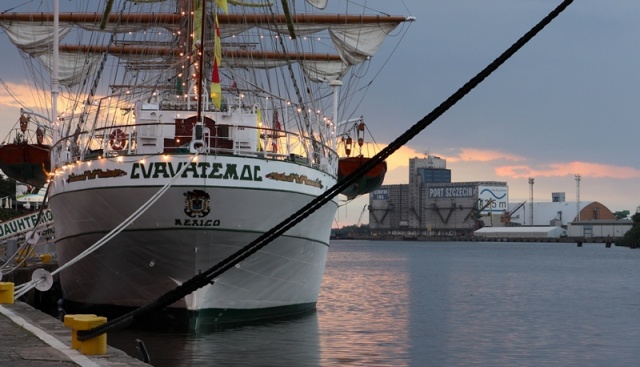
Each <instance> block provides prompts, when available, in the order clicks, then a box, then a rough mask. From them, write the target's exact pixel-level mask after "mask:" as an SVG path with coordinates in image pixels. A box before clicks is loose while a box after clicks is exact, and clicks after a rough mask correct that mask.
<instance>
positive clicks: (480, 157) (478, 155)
mask: <svg viewBox="0 0 640 367" xmlns="http://www.w3.org/2000/svg"><path fill="white" fill-rule="evenodd" d="M444 158H445V159H446V160H447V162H461V161H464V162H492V161H502V160H504V161H513V162H520V161H524V160H526V158H524V157H521V156H519V155H516V154H510V153H505V152H501V151H499V150H484V149H476V148H460V149H459V152H458V153H457V154H456V155H453V156H450V157H444Z"/></svg>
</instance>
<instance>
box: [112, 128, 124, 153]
mask: <svg viewBox="0 0 640 367" xmlns="http://www.w3.org/2000/svg"><path fill="white" fill-rule="evenodd" d="M109 145H111V149H113V150H122V149H124V147H125V146H126V145H127V134H125V133H124V131H122V130H120V129H115V130H113V131H112V132H111V134H109Z"/></svg>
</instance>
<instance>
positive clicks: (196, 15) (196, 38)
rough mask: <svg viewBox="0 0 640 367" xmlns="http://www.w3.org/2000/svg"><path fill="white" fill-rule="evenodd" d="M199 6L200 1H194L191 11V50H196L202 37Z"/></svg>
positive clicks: (200, 7) (200, 8) (200, 9)
mask: <svg viewBox="0 0 640 367" xmlns="http://www.w3.org/2000/svg"><path fill="white" fill-rule="evenodd" d="M200 4H201V3H200V1H196V3H195V5H194V10H193V50H195V49H196V45H197V44H198V43H199V42H200V41H201V40H200V37H201V36H202V6H201V5H200Z"/></svg>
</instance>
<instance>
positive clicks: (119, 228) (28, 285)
mask: <svg viewBox="0 0 640 367" xmlns="http://www.w3.org/2000/svg"><path fill="white" fill-rule="evenodd" d="M197 157H198V153H196V154H194V155H193V156H192V157H190V159H189V162H193V161H194V160H195V159H196V158H197ZM189 162H186V163H185V164H184V165H183V166H182V168H181V169H180V170H179V171H178V173H176V174H175V176H173V177H172V178H171V180H169V182H167V183H166V184H165V185H164V186H163V187H162V188H160V190H158V191H157V192H156V193H154V194H153V195H152V196H151V197H150V198H149V199H148V200H147V201H146V202H145V203H144V204H142V205H141V206H140V207H139V208H138V209H137V210H136V211H135V212H133V213H132V214H131V215H130V216H128V217H127V218H126V219H125V220H124V221H122V223H120V224H119V225H118V226H116V227H115V228H113V229H112V230H111V231H110V232H109V233H107V234H106V235H104V237H102V238H101V239H99V240H98V241H97V242H96V243H94V244H93V245H91V246H89V247H88V248H87V249H86V250H84V251H82V252H81V253H79V254H78V255H76V257H74V258H73V259H71V260H70V261H68V262H67V263H66V264H64V265H63V266H61V267H59V268H57V269H56V270H55V271H53V272H52V273H51V276H54V275H56V274H58V273H60V272H61V271H63V270H65V269H66V268H68V267H70V266H71V265H73V264H75V263H77V262H78V261H80V260H82V259H84V258H85V257H87V256H89V255H90V254H91V253H93V252H94V251H96V250H97V249H99V248H100V247H102V246H104V245H105V244H106V243H107V242H109V241H111V239H112V238H114V237H115V236H117V235H118V234H120V232H122V231H124V229H125V228H127V227H128V226H129V225H130V224H131V223H133V221H135V220H136V219H138V218H139V217H140V216H141V215H142V214H144V212H146V211H147V209H149V208H150V207H151V206H152V205H153V204H154V203H155V202H156V201H158V199H160V197H162V195H164V193H165V192H167V190H169V188H170V187H171V185H173V184H174V182H176V181H177V180H178V178H179V177H180V176H181V175H182V173H184V172H185V171H186V170H187V168H188V167H189V166H190V164H189ZM48 190H49V188H48V187H47V192H48ZM42 281H44V279H32V280H30V281H28V282H26V283H24V284H23V285H22V286H21V287H20V288H19V289H17V290H16V291H15V294H14V297H15V298H20V297H22V296H23V295H25V294H26V293H27V292H29V291H30V290H31V289H33V288H35V287H36V286H37V285H38V283H40V282H42Z"/></svg>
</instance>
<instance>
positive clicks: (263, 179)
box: [0, 0, 413, 329]
mask: <svg viewBox="0 0 640 367" xmlns="http://www.w3.org/2000/svg"><path fill="white" fill-rule="evenodd" d="M16 3H17V5H16V6H15V7H12V8H11V9H10V10H9V11H5V12H2V13H1V14H0V27H2V28H3V29H4V31H5V33H6V35H7V36H8V37H9V38H10V40H11V42H12V43H13V44H14V45H15V46H16V47H17V48H18V50H19V51H20V53H21V54H22V55H23V59H24V60H25V63H28V69H27V70H32V71H33V72H30V73H29V74H30V76H32V77H34V78H37V79H38V80H37V81H36V82H34V83H33V84H32V86H33V88H34V89H35V88H37V93H39V94H38V96H40V98H39V99H40V100H41V101H45V102H46V103H43V104H42V106H40V107H39V108H40V110H37V109H35V108H30V106H25V108H23V110H22V114H23V115H24V116H25V119H27V118H28V119H30V120H31V121H38V122H39V123H38V124H37V126H38V127H44V128H42V131H44V137H41V139H40V140H38V142H37V144H39V146H42V147H47V148H48V149H49V150H50V155H49V161H47V162H38V165H37V167H38V168H39V167H46V170H48V180H47V183H48V197H47V200H48V205H49V208H50V209H51V212H52V214H53V218H54V226H55V246H56V251H57V256H58V261H59V265H60V266H65V265H66V264H71V263H72V265H69V266H68V267H67V268H66V269H64V271H62V272H60V281H61V286H62V291H63V296H64V299H65V301H66V303H67V304H71V305H79V306H91V307H103V308H104V307H114V308H122V309H127V308H136V307H140V306H142V305H145V304H148V303H149V302H151V301H152V300H154V299H156V298H157V297H159V296H160V295H162V294H164V293H166V292H168V291H170V290H173V289H175V288H176V287H177V286H179V285H180V284H182V283H183V282H185V281H186V280H188V279H190V278H192V277H193V276H195V275H197V274H199V273H200V272H202V271H204V270H206V269H208V268H210V267H212V266H213V265H215V264H217V263H219V262H220V261H221V260H223V259H225V258H226V257H227V256H229V255H230V254H233V253H234V252H235V251H237V250H238V249H240V248H242V247H243V246H245V245H246V244H248V243H250V242H251V241H252V240H254V239H255V238H257V237H258V236H259V235H260V234H262V233H264V232H266V231H268V230H269V229H271V228H272V227H273V226H274V225H276V224H278V223H279V222H281V221H282V220H283V219H285V218H287V217H288V216H289V215H290V214H291V213H293V212H295V211H296V210H298V209H300V208H301V207H303V206H304V205H305V204H307V203H309V202H310V201H311V200H313V199H314V198H315V197H317V196H318V195H321V194H322V193H323V192H325V191H327V190H328V189H329V188H330V187H332V186H333V185H334V184H335V183H336V182H337V180H338V177H339V167H340V166H341V162H345V161H344V160H343V157H341V156H342V155H341V154H340V153H339V152H340V150H341V149H342V148H341V144H342V142H344V141H346V140H345V139H346V137H347V136H348V135H349V134H350V132H349V131H352V130H353V129H358V127H359V126H360V123H361V121H359V119H355V120H358V121H359V122H356V123H351V122H350V121H354V118H353V116H356V110H355V108H354V107H351V108H350V107H348V104H346V102H353V103H354V104H355V105H356V106H357V104H358V102H359V101H360V100H359V99H358V98H361V97H358V93H360V92H361V91H362V90H363V86H362V85H363V84H364V85H365V86H366V85H367V83H371V79H366V78H365V75H366V74H365V71H368V72H371V73H372V74H373V75H375V74H377V70H368V69H374V68H373V67H372V66H371V63H372V59H373V57H374V55H375V53H376V51H377V50H378V49H379V47H380V46H381V44H382V42H383V41H384V40H385V38H386V37H387V36H389V35H398V36H401V35H402V32H404V31H406V29H407V28H408V24H409V23H410V21H411V20H413V19H412V18H411V17H406V16H391V15H388V14H387V13H385V12H375V11H372V10H371V9H370V8H368V7H366V6H363V7H359V6H357V5H356V4H355V2H352V1H333V2H331V1H326V0H325V1H322V0H306V1H299V0H282V1H264V0H255V1H252V0H234V1H231V0H228V1H225V0H210V1H205V0H178V1H149V0H147V1H140V0H137V1H124V0H112V1H95V0H92V1H80V0H79V1H73V2H66V1H65V2H61V3H60V4H59V5H58V3H57V1H47V2H27V3H24V4H23V2H16ZM34 4H35V5H34ZM3 5H4V4H3ZM6 6H7V7H8V6H9V5H6ZM30 6H35V7H36V8H32V9H27V7H30ZM353 11H356V12H357V13H353ZM363 12H366V13H363ZM397 38H398V39H400V38H401V37H397ZM343 102H344V104H343ZM358 115H359V114H358ZM47 116H50V117H49V118H47ZM34 126H35V125H34ZM29 145H30V144H27V146H29ZM1 148H2V147H0V151H1V150H2V149H1ZM12 148H13V149H16V148H15V147H14V146H12ZM26 149H30V148H27V147H25V150H26ZM351 158H353V157H351ZM361 159H362V158H361ZM364 159H366V158H364ZM351 161H353V159H351ZM23 163H25V164H26V162H23ZM351 165H353V162H351ZM351 169H353V168H351ZM347 170H348V168H347ZM340 172H341V174H342V175H344V174H345V173H344V172H343V170H341V171H340ZM347 173H348V172H347ZM382 174H384V173H382ZM376 180H378V181H380V176H379V174H378V176H377V177H373V178H371V181H372V182H374V183H375V182H376ZM41 184H43V183H41ZM373 186H375V185H371V184H370V183H367V182H364V183H361V187H355V188H350V190H349V193H348V195H349V197H350V198H352V197H355V196H357V195H359V194H362V193H365V192H367V191H369V190H370V189H371V187H373ZM337 208H338V200H337V199H333V200H331V201H330V202H329V203H328V204H326V205H324V206H323V207H322V208H321V209H319V210H318V211H316V212H314V213H313V214H312V215H310V216H309V217H307V218H306V219H304V220H303V221H302V222H301V223H299V224H298V225H296V226H295V227H293V228H291V229H290V230H288V231H287V232H286V233H285V234H284V235H282V236H280V237H278V238H277V239H276V240H275V241H273V242H272V243H270V244H269V245H268V246H266V247H264V248H263V249H261V250H259V251H258V252H257V253H256V254H254V255H253V256H251V257H249V258H247V259H246V260H244V261H242V262H241V263H239V264H238V265H236V266H235V267H234V268H232V269H231V270H229V271H227V272H225V273H224V274H223V275H221V276H220V277H219V278H217V279H215V282H214V283H213V284H211V285H208V286H206V287H203V288H200V289H199V290H197V291H195V292H193V293H191V294H190V295H188V296H186V297H184V298H183V299H182V300H180V301H178V302H176V303H174V304H172V305H171V306H170V307H169V308H168V310H167V311H166V312H170V313H173V314H175V315H179V316H180V317H178V319H180V320H182V319H184V320H186V322H187V323H188V325H189V327H190V328H192V329H197V328H199V327H201V326H204V325H209V324H218V323H224V322H234V321H245V320H251V319H260V318H266V317H274V316H281V315H289V314H294V313H299V312H305V311H308V310H312V309H314V308H315V304H316V301H317V298H318V294H319V291H320V285H321V281H322V274H323V270H324V266H325V262H326V258H327V252H328V250H329V236H330V230H331V226H332V222H333V221H334V216H335V213H336V210H337ZM172 317H173V316H172Z"/></svg>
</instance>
